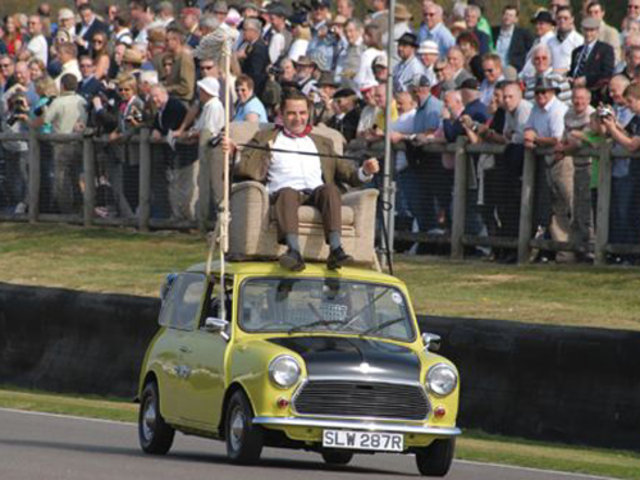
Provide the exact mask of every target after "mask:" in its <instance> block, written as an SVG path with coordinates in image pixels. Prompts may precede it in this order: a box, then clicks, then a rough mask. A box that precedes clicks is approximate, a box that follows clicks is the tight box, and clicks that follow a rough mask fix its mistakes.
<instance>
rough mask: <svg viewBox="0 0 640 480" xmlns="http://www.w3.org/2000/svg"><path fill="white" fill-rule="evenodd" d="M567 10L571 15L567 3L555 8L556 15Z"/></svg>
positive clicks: (571, 12) (570, 9)
mask: <svg viewBox="0 0 640 480" xmlns="http://www.w3.org/2000/svg"><path fill="white" fill-rule="evenodd" d="M565 11H566V12H569V15H571V16H572V17H573V9H572V8H571V7H570V6H569V5H562V6H561V7H558V9H557V10H556V16H557V15H558V14H559V13H560V12H565Z"/></svg>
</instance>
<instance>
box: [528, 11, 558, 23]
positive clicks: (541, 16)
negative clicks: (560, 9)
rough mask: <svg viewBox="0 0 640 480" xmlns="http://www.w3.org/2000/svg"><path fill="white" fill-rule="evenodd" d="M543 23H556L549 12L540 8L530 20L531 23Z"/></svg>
mask: <svg viewBox="0 0 640 480" xmlns="http://www.w3.org/2000/svg"><path fill="white" fill-rule="evenodd" d="M538 22H545V23H550V24H551V25H555V24H556V21H555V20H554V19H553V15H551V12H550V11H549V10H545V9H544V8H541V9H540V10H538V11H537V12H536V14H535V15H534V16H533V18H532V19H531V23H538Z"/></svg>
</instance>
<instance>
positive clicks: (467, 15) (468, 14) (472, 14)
mask: <svg viewBox="0 0 640 480" xmlns="http://www.w3.org/2000/svg"><path fill="white" fill-rule="evenodd" d="M479 20H480V16H479V15H478V12H477V11H476V10H475V9H469V8H467V9H466V10H465V11H464V22H465V23H466V24H467V28H468V29H472V28H476V26H477V25H478V21H479Z"/></svg>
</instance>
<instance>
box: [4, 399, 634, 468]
mask: <svg viewBox="0 0 640 480" xmlns="http://www.w3.org/2000/svg"><path fill="white" fill-rule="evenodd" d="M0 407H3V408H13V409H20V410H30V411H40V412H49V413H58V414H66V415H76V416H82V417H90V418H101V419H107V420H118V421H124V422H135V421H136V418H137V405H135V404H133V403H131V402H127V401H126V400H122V399H103V398H98V397H78V396H69V395H60V394H51V393H44V392H33V391H27V390H16V389H14V388H12V387H3V388H1V389H0ZM456 458H458V459H464V460H473V461H478V462H490V463H499V464H507V465H517V466H522V467H531V468H542V469H549V470H559V471H565V472H574V473H584V474H589V475H602V476H608V477H615V478H622V479H637V478H640V455H639V454H637V453H633V452H628V451H618V450H604V449H595V448H586V447H575V446H568V445H563V444H548V443H542V442H535V441H529V440H523V439H517V438H507V437H501V436H497V435H488V434H486V433H483V432H479V431H469V432H465V434H464V435H463V436H462V437H460V438H459V439H458V444H457V451H456Z"/></svg>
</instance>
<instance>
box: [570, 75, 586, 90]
mask: <svg viewBox="0 0 640 480" xmlns="http://www.w3.org/2000/svg"><path fill="white" fill-rule="evenodd" d="M572 86H573V88H576V87H586V86H587V79H586V77H578V78H576V79H574V80H573V85H572Z"/></svg>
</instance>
